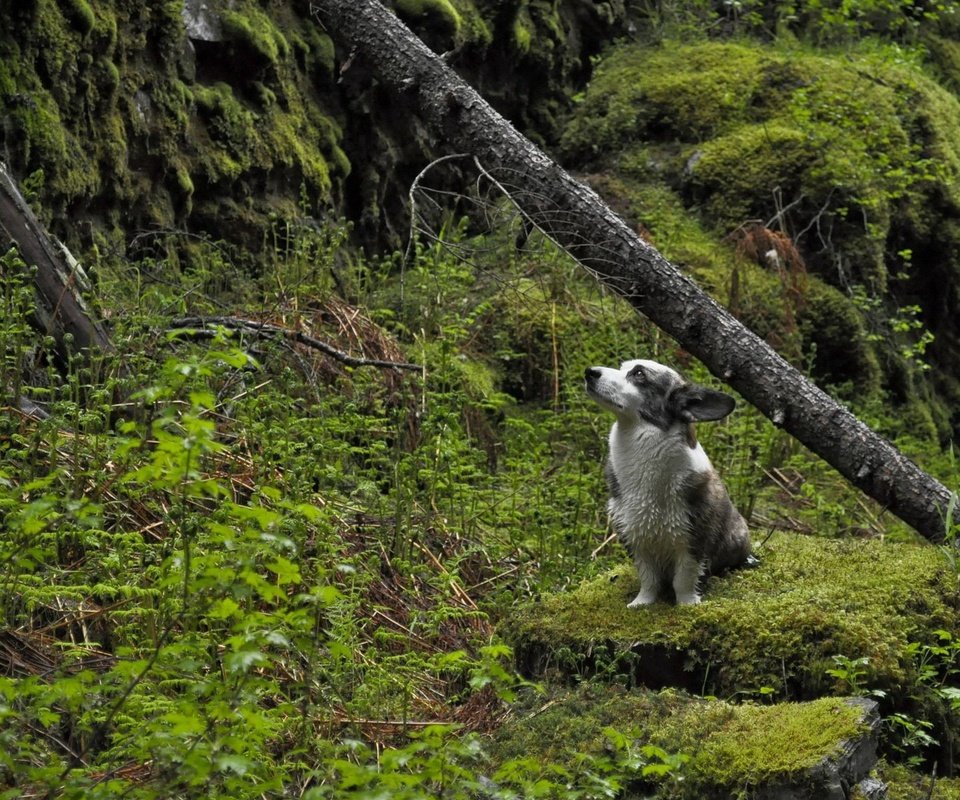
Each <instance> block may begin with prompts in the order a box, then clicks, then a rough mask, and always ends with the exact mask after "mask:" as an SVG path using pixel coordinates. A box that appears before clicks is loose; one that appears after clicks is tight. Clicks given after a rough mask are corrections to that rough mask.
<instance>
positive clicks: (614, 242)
mask: <svg viewBox="0 0 960 800" xmlns="http://www.w3.org/2000/svg"><path fill="white" fill-rule="evenodd" d="M314 8H315V9H316V13H317V15H318V18H319V20H320V21H321V23H322V24H323V26H324V27H325V28H326V30H327V31H328V32H329V33H330V35H331V36H333V38H334V39H335V40H337V41H338V43H339V44H340V45H341V46H342V47H343V48H344V49H345V50H346V51H348V52H349V53H350V58H349V59H347V60H346V62H345V64H344V66H343V67H342V72H346V71H347V70H350V69H357V68H358V67H357V63H360V64H362V65H363V66H364V68H365V69H367V70H368V71H369V73H370V74H371V75H372V76H373V77H374V78H375V79H376V81H378V82H380V83H382V84H383V85H384V86H385V87H387V88H388V89H389V90H390V91H391V92H392V93H394V94H395V95H396V96H397V97H398V98H402V100H403V101H404V103H408V104H412V105H413V107H415V108H416V109H417V110H418V111H419V113H420V114H421V115H422V117H423V119H424V121H425V122H426V124H427V126H428V128H429V130H430V131H431V133H432V134H433V135H434V136H435V137H436V140H437V144H438V146H439V147H441V148H442V149H445V150H447V151H449V152H461V153H469V154H472V155H474V156H475V157H476V158H477V159H478V160H479V161H480V163H481V164H482V166H483V168H484V169H485V170H486V171H487V172H488V173H489V174H490V175H491V176H492V177H493V178H494V179H495V180H497V181H498V182H499V183H501V184H502V185H503V186H505V187H506V188H507V189H508V191H509V193H510V196H511V197H512V199H513V201H514V202H515V203H516V204H517V206H518V208H520V210H521V212H523V213H524V214H525V215H526V216H528V217H529V218H530V219H531V220H532V221H533V222H534V223H535V224H536V225H537V226H538V227H540V228H541V229H542V230H543V231H544V232H545V233H546V234H547V235H549V236H550V237H551V238H553V239H554V240H555V241H556V242H557V243H559V244H560V245H561V246H562V247H564V248H565V249H566V250H567V252H569V253H570V254H571V255H572V256H573V257H574V258H576V259H577V260H578V261H579V262H580V264H582V265H583V266H584V267H585V268H586V269H587V270H589V271H590V272H592V273H593V274H594V275H596V277H597V278H598V279H599V280H600V281H601V282H603V283H604V284H606V285H608V286H610V287H612V288H613V289H614V290H615V291H616V292H618V293H619V294H621V295H623V296H624V297H625V298H626V299H627V300H628V301H629V302H630V303H631V304H632V305H633V307H634V308H635V309H636V310H637V311H639V312H640V313H642V314H644V315H645V316H646V317H648V318H649V319H650V320H652V321H653V322H654V323H655V324H656V325H657V326H658V327H660V328H661V329H662V330H663V331H664V332H666V333H667V334H669V335H670V336H671V337H672V338H674V339H675V340H676V341H677V342H678V343H679V344H680V345H681V346H682V347H683V348H685V349H686V350H688V351H689V352H690V353H692V354H693V355H695V356H696V357H697V358H699V359H700V360H701V361H702V362H703V363H704V364H705V365H706V366H707V368H708V369H709V370H710V371H711V372H712V373H713V374H714V375H715V376H716V377H718V378H720V379H721V380H723V381H724V382H726V383H727V384H728V385H730V386H731V387H733V388H734V389H736V390H737V391H738V392H739V393H740V394H741V395H743V397H745V398H746V399H747V400H748V401H750V402H751V403H752V404H753V405H754V406H756V407H757V408H758V409H759V410H760V411H761V412H762V413H763V414H765V415H766V416H767V417H769V418H770V420H771V421H772V422H773V423H774V425H776V426H778V427H780V428H782V429H784V430H785V431H787V432H789V433H790V434H791V435H793V436H794V437H795V438H796V439H798V440H799V441H800V442H802V443H803V444H804V445H806V446H807V447H808V448H809V449H810V450H812V451H813V452H815V453H817V454H818V455H820V456H821V457H822V458H823V459H824V460H826V461H827V462H828V463H830V464H831V465H832V466H833V467H835V468H836V469H837V470H838V471H839V472H840V473H841V474H842V475H843V476H844V477H845V478H847V479H848V480H849V481H850V482H851V483H852V484H853V485H854V486H856V487H858V488H859V489H861V490H862V491H863V492H865V493H866V494H867V495H869V496H870V497H872V498H874V499H875V500H876V501H878V502H879V503H880V504H881V505H883V506H884V507H885V508H887V509H889V510H890V511H891V512H893V513H894V514H896V515H897V516H898V517H900V518H901V519H902V520H904V521H905V522H906V523H908V524H909V525H911V526H912V527H913V528H915V529H916V530H917V531H918V532H919V533H920V534H921V535H923V536H924V537H926V538H927V539H930V540H931V541H941V540H942V539H943V538H944V534H945V521H946V514H947V508H948V504H949V501H950V492H949V491H948V490H947V489H946V488H945V487H944V486H943V485H942V484H941V483H939V482H938V481H936V480H935V479H934V478H932V477H931V476H929V475H928V474H926V473H925V472H924V471H923V470H921V469H920V468H919V467H917V465H916V464H914V463H913V462H911V461H910V460H909V459H908V458H906V457H905V456H904V455H903V454H902V453H900V452H899V451H898V450H897V449H896V448H895V447H893V446H892V445H891V444H890V443H889V442H888V441H886V440H885V439H883V438H882V437H880V436H879V435H877V434H876V433H874V432H873V431H872V430H871V429H870V428H868V427H867V426H866V425H864V424H863V423H862V422H860V421H859V420H858V419H857V418H856V417H855V416H854V415H853V414H851V413H850V411H848V410H847V409H846V408H844V407H843V406H841V405H839V404H838V403H837V402H836V401H835V400H833V399H832V398H831V397H830V396H829V395H827V394H826V393H825V392H823V391H822V390H821V389H819V388H818V387H817V386H815V385H814V384H813V383H811V382H810V381H809V380H808V379H807V378H806V377H805V376H804V375H803V374H801V373H800V372H799V371H798V370H796V369H795V368H794V367H792V366H791V365H790V364H788V363H787V362H786V361H785V360H784V359H783V358H781V357H780V356H779V355H778V354H777V353H776V352H775V351H774V350H773V349H772V348H771V347H770V346H769V345H767V344H766V342H764V341H763V340H762V339H760V338H759V337H758V336H756V335H755V334H754V333H752V332H751V331H750V330H748V329H747V328H745V327H744V326H743V325H742V324H741V323H740V322H739V321H738V320H737V319H736V318H734V317H733V316H732V315H731V314H729V313H728V312H727V311H726V310H725V309H724V308H722V307H721V306H720V305H719V304H718V303H716V302H715V301H714V300H712V299H711V298H710V297H709V296H707V295H706V294H705V293H704V292H703V291H702V290H701V289H699V288H698V287H697V286H696V284H694V283H693V281H691V280H690V279H689V278H687V277H686V276H685V275H683V274H682V273H681V272H680V270H679V269H678V268H677V267H676V266H675V265H673V264H671V263H670V262H669V261H667V260H666V259H665V258H664V257H663V256H662V255H661V254H660V253H659V252H657V250H656V249H655V248H654V247H652V246H651V245H650V244H648V243H646V242H644V241H643V240H642V239H641V238H640V237H639V236H637V235H636V233H634V232H633V231H632V230H631V229H630V228H629V227H628V226H627V225H626V224H625V223H624V222H623V221H622V220H621V219H620V218H618V217H617V216H616V214H614V213H613V211H611V210H610V209H609V208H608V207H607V206H606V205H605V204H604V202H603V201H602V200H601V199H600V198H599V196H598V195H597V194H596V193H595V192H594V191H593V190H591V189H589V188H587V187H586V186H583V185H582V184H580V183H578V182H577V181H576V180H574V179H573V178H572V177H570V175H568V174H567V173H566V172H565V171H564V170H563V169H562V168H561V167H560V166H559V165H557V164H556V163H555V162H554V161H552V160H551V159H550V158H549V157H547V156H546V155H545V154H544V153H543V152H542V151H540V150H539V149H538V148H537V147H536V146H535V145H533V144H532V143H531V142H530V141H529V140H528V139H526V138H525V137H524V136H522V135H521V134H520V133H518V132H517V131H516V130H515V129H514V128H513V126H512V125H510V123H509V122H507V121H506V120H505V119H504V118H503V117H501V116H500V115H499V114H498V113H497V112H496V111H494V110H493V109H492V108H491V107H490V106H489V105H488V104H487V103H486V102H485V101H484V100H483V98H482V97H480V95H479V94H478V93H477V92H475V91H474V90H473V89H472V88H471V87H470V86H468V85H467V84H466V83H465V82H464V81H463V80H461V79H460V78H459V77H458V76H457V75H456V74H455V73H454V72H453V71H452V70H451V69H449V68H448V67H447V66H446V64H445V63H444V61H443V59H442V58H441V57H440V56H438V55H436V54H434V53H433V52H432V51H431V50H429V48H427V46H426V45H424V44H423V43H422V42H421V41H420V40H419V39H418V38H417V37H416V36H415V35H414V34H413V33H412V32H411V31H410V30H409V29H408V28H406V26H404V25H403V23H401V22H400V21H399V20H398V19H397V18H396V17H395V16H394V15H393V13H391V12H390V11H388V10H387V9H386V8H384V6H383V5H381V3H380V2H378V0H314ZM631 355H633V354H631ZM955 519H957V520H958V521H960V515H957V516H955Z"/></svg>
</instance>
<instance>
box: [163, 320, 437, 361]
mask: <svg viewBox="0 0 960 800" xmlns="http://www.w3.org/2000/svg"><path fill="white" fill-rule="evenodd" d="M170 328H171V329H173V330H183V329H194V330H196V331H197V332H198V333H200V334H202V335H213V334H214V332H215V330H216V329H217V328H227V329H228V330H235V331H243V332H245V333H249V334H253V335H254V336H264V337H267V338H275V339H286V340H291V341H294V342H296V343H297V344H302V345H304V346H305V347H310V348H312V349H314V350H319V351H320V352H321V353H324V354H325V355H328V356H330V357H331V358H334V359H336V360H337V361H339V362H341V363H342V364H346V365H347V366H348V367H383V368H386V369H404V370H410V371H411V372H422V371H423V365H421V364H413V363H410V362H406V361H384V360H382V359H377V358H358V357H357V356H351V355H350V354H349V353H344V352H343V351H342V350H338V349H337V348H335V347H334V346H333V345H331V344H327V342H324V341H322V340H320V339H316V338H314V337H313V336H308V335H307V334H305V333H303V332H301V331H297V330H292V329H290V328H282V327H280V326H279V325H271V324H269V323H267V322H258V321H256V320H252V319H243V318H242V317H182V318H180V319H175V320H171V322H170Z"/></svg>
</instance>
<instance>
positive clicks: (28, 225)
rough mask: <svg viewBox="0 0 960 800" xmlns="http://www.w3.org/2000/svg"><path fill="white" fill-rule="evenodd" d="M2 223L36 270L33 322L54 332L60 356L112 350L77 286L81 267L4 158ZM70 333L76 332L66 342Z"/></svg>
mask: <svg viewBox="0 0 960 800" xmlns="http://www.w3.org/2000/svg"><path fill="white" fill-rule="evenodd" d="M0 228H2V229H3V231H4V232H5V233H6V235H7V236H8V237H9V239H10V241H11V242H13V243H14V244H15V245H16V246H17V250H18V251H19V252H20V257H21V258H22V259H23V260H24V261H25V262H26V263H27V265H28V266H32V267H34V268H35V269H36V273H35V276H34V287H35V289H36V293H37V302H36V308H35V310H34V312H33V323H34V327H35V328H36V329H37V330H38V331H39V332H40V333H41V334H45V335H46V334H49V335H51V336H53V339H54V342H55V343H56V345H55V346H56V353H57V359H58V361H59V362H60V364H61V365H62V366H65V365H66V363H67V360H68V359H69V356H70V353H71V352H73V353H76V352H84V353H86V354H88V355H89V354H90V353H91V352H94V351H106V350H109V349H110V338H109V337H108V336H107V333H106V331H105V330H104V328H103V326H101V325H99V324H98V323H96V322H95V321H93V319H92V318H91V317H90V314H89V312H88V311H87V309H86V307H85V306H84V304H83V300H82V299H81V297H80V292H79V290H78V286H77V266H76V263H75V262H74V263H71V261H72V257H71V256H70V255H69V254H68V252H67V250H66V248H64V247H63V245H61V244H60V243H59V242H58V241H56V240H55V239H54V238H53V237H52V236H50V234H49V233H47V231H46V230H45V229H44V227H43V225H41V224H40V222H39V220H38V219H37V218H36V216H35V215H34V213H33V211H32V210H31V209H30V206H28V205H27V201H26V200H24V198H23V195H22V194H21V193H20V189H19V187H18V186H17V182H16V181H15V180H14V179H13V176H11V175H10V173H9V171H8V170H7V167H6V165H5V164H3V163H2V162H0ZM66 334H70V335H71V336H72V337H73V342H72V343H68V342H67V341H66V339H65V336H66Z"/></svg>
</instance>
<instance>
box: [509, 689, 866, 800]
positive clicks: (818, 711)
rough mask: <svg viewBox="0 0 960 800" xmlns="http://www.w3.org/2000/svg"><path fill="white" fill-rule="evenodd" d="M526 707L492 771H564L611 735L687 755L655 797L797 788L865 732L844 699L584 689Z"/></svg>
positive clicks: (601, 750)
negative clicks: (518, 764)
mask: <svg viewBox="0 0 960 800" xmlns="http://www.w3.org/2000/svg"><path fill="white" fill-rule="evenodd" d="M528 703H529V705H530V706H532V707H529V708H528V707H524V706H522V707H520V708H519V709H517V710H516V719H515V720H513V721H511V722H508V723H507V724H506V725H504V726H503V727H502V728H501V729H500V730H498V731H497V733H496V734H494V737H493V744H492V746H491V754H492V756H493V758H494V761H495V762H498V763H502V762H505V761H508V760H510V759H513V758H524V757H528V758H532V759H533V760H534V761H535V762H536V763H559V764H570V763H573V762H574V760H575V759H576V757H577V756H579V755H584V754H585V755H588V756H597V755H602V754H605V753H609V752H610V745H609V741H608V733H607V732H608V731H609V730H610V729H611V728H612V729H614V730H616V731H617V732H619V733H622V734H625V735H626V736H628V737H629V739H631V740H633V741H634V743H635V746H637V747H641V746H644V745H653V746H655V747H658V748H660V749H661V750H663V751H666V753H668V754H680V755H683V756H686V757H687V758H688V759H689V760H688V761H687V763H686V765H685V766H684V767H683V770H682V773H681V774H682V783H679V782H674V783H673V784H672V785H671V786H669V787H668V786H666V785H665V786H664V787H663V789H664V791H663V796H669V797H674V798H676V797H682V798H697V799H698V800H702V799H703V798H709V797H730V796H732V795H734V794H735V793H737V792H742V791H744V789H746V788H747V787H757V786H759V785H770V784H774V785H777V784H780V785H782V784H797V783H802V782H803V781H804V780H805V779H806V773H808V772H809V771H810V770H813V769H815V768H816V767H818V766H819V765H820V764H822V763H823V762H824V760H826V759H830V758H831V757H833V756H836V755H837V754H838V750H839V746H840V744H841V743H842V742H845V741H849V740H852V739H855V738H857V737H858V736H860V735H862V734H863V733H864V732H865V731H866V730H867V729H868V727H869V722H868V721H867V719H866V717H865V713H864V709H863V707H862V706H860V705H857V704H854V703H851V702H849V701H848V700H846V699H843V698H822V699H819V700H815V701H812V702H808V703H781V704H776V705H753V704H742V705H734V704H732V703H728V702H724V701H721V700H716V699H704V698H695V697H691V696H689V695H686V694H685V693H682V692H676V691H672V690H668V691H661V692H649V691H630V692H626V691H624V690H622V689H618V688H616V687H613V688H607V687H600V686H597V685H591V684H586V685H584V686H582V687H580V688H578V689H577V690H575V691H571V692H559V693H556V694H554V696H552V697H550V698H549V699H547V700H544V699H543V698H537V700H536V703H535V704H534V703H533V702H532V701H528ZM671 777H676V776H671ZM651 791H655V789H653V787H652V786H651V787H649V788H648V789H647V791H646V792H644V796H650V794H651ZM656 796H661V795H660V794H657V795H656Z"/></svg>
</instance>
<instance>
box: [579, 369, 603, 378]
mask: <svg viewBox="0 0 960 800" xmlns="http://www.w3.org/2000/svg"><path fill="white" fill-rule="evenodd" d="M583 377H584V378H585V379H586V380H588V381H595V380H596V379H597V378H599V377H600V368H599V367H587V368H586V369H585V370H584V371H583Z"/></svg>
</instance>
